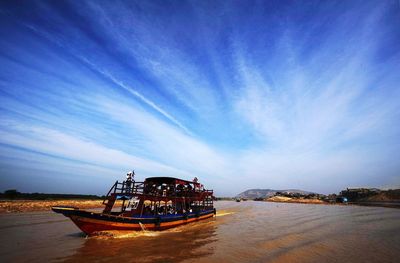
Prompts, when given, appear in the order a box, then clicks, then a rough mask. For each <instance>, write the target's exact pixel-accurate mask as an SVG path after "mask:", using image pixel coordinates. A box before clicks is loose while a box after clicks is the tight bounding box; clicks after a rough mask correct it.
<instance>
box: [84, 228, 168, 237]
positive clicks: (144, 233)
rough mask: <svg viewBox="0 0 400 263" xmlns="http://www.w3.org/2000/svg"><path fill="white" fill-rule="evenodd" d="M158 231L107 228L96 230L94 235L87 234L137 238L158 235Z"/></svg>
mask: <svg viewBox="0 0 400 263" xmlns="http://www.w3.org/2000/svg"><path fill="white" fill-rule="evenodd" d="M160 234H161V232H159V231H147V230H144V231H121V230H107V231H100V232H96V233H95V234H94V235H92V236H89V237H88V238H91V239H121V238H137V237H156V236H159V235H160Z"/></svg>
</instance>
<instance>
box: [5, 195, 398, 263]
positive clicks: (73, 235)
mask: <svg viewBox="0 0 400 263" xmlns="http://www.w3.org/2000/svg"><path fill="white" fill-rule="evenodd" d="M215 206H216V208H217V209H218V213H217V217H216V218H214V219H209V220H205V221H202V222H197V223H193V224H189V225H186V226H182V227H178V228H175V229H171V230H167V231H163V232H146V231H143V232H112V231H111V232H107V233H104V234H103V235H102V236H97V237H89V238H87V237H85V235H84V234H82V233H81V232H80V231H79V229H78V228H77V227H76V226H75V225H74V224H73V223H72V222H71V221H69V219H67V218H65V217H63V216H62V215H59V214H55V213H52V212H37V213H22V214H2V215H0V261H1V262H93V261H94V262H118V261H120V262H218V263H222V262H399V261H398V260H399V259H400V209H393V208H380V207H361V206H333V205H304V204H286V203H267V202H253V201H247V202H240V203H237V202H225V201H220V202H216V203H215Z"/></svg>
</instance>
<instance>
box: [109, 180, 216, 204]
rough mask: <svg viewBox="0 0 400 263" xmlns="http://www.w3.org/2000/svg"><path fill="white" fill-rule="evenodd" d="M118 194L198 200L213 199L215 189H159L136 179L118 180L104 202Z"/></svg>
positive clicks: (127, 196)
mask: <svg viewBox="0 0 400 263" xmlns="http://www.w3.org/2000/svg"><path fill="white" fill-rule="evenodd" d="M118 196H122V197H123V198H125V199H126V198H129V197H133V196H145V197H148V198H160V199H163V198H165V197H174V198H192V199H197V200H205V199H207V198H208V197H210V198H211V199H212V196H213V190H206V189H201V190H192V191H176V190H175V189H169V190H167V189H158V188H151V187H149V186H147V187H146V186H145V184H144V182H135V181H122V182H118V181H116V182H115V183H114V185H113V186H112V187H111V188H110V190H109V191H108V193H107V195H106V196H105V198H104V200H103V204H106V205H107V204H108V203H109V201H110V200H115V199H116V198H117V197H118Z"/></svg>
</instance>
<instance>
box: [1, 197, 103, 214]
mask: <svg viewBox="0 0 400 263" xmlns="http://www.w3.org/2000/svg"><path fill="white" fill-rule="evenodd" d="M52 206H74V207H78V208H82V209H90V208H99V207H103V205H102V200H13V201H9V200H8V201H0V213H19V212H33V211H49V210H50V209H51V207H52Z"/></svg>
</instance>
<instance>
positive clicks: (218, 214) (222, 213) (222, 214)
mask: <svg viewBox="0 0 400 263" xmlns="http://www.w3.org/2000/svg"><path fill="white" fill-rule="evenodd" d="M234 213H235V212H228V211H217V214H216V216H217V217H219V216H227V215H232V214H234Z"/></svg>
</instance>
